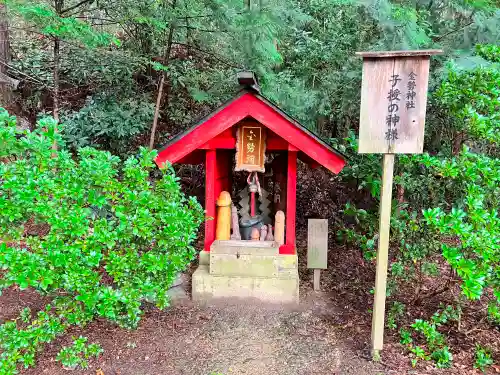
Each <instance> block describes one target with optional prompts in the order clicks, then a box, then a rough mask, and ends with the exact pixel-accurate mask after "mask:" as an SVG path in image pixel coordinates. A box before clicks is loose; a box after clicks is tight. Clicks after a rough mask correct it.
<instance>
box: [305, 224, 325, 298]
mask: <svg viewBox="0 0 500 375" xmlns="http://www.w3.org/2000/svg"><path fill="white" fill-rule="evenodd" d="M327 258H328V220H326V219H309V220H308V228H307V268H312V269H314V290H315V291H319V289H320V277H321V270H322V269H323V270H324V269H326V268H327V263H328V261H327Z"/></svg>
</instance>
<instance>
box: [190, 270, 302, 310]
mask: <svg viewBox="0 0 500 375" xmlns="http://www.w3.org/2000/svg"><path fill="white" fill-rule="evenodd" d="M192 288H193V289H192V292H193V293H192V294H193V300H195V301H200V302H206V301H209V300H212V299H216V298H255V299H258V300H260V301H263V302H270V303H277V304H282V303H298V302H299V277H298V274H295V275H293V276H289V277H280V278H278V277H250V276H246V277H242V276H219V275H211V274H210V272H209V267H208V266H206V265H200V266H199V267H198V269H197V270H196V271H195V272H194V274H193V282H192Z"/></svg>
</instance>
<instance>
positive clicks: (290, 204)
mask: <svg viewBox="0 0 500 375" xmlns="http://www.w3.org/2000/svg"><path fill="white" fill-rule="evenodd" d="M296 202H297V150H296V149H291V150H289V151H288V168H287V184H286V217H285V220H286V227H285V231H286V239H285V244H286V245H287V248H288V249H289V250H288V251H292V249H293V253H294V254H295V252H296V250H295V220H296V218H295V215H296V209H297V208H296ZM288 251H287V252H288Z"/></svg>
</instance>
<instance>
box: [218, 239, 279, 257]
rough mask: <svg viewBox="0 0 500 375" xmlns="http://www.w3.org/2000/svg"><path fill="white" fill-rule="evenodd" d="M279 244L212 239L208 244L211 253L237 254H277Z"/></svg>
mask: <svg viewBox="0 0 500 375" xmlns="http://www.w3.org/2000/svg"><path fill="white" fill-rule="evenodd" d="M279 251H280V246H279V244H278V243H277V242H274V241H242V240H229V241H220V240H217V241H214V242H213V243H212V246H210V253H211V254H239V255H254V254H255V255H278V254H279Z"/></svg>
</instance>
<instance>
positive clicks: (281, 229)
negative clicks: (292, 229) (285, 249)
mask: <svg viewBox="0 0 500 375" xmlns="http://www.w3.org/2000/svg"><path fill="white" fill-rule="evenodd" d="M274 221H275V224H274V240H275V241H276V242H277V243H278V244H279V245H280V246H281V245H284V244H285V213H284V212H283V211H278V212H276V216H275V217H274Z"/></svg>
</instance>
